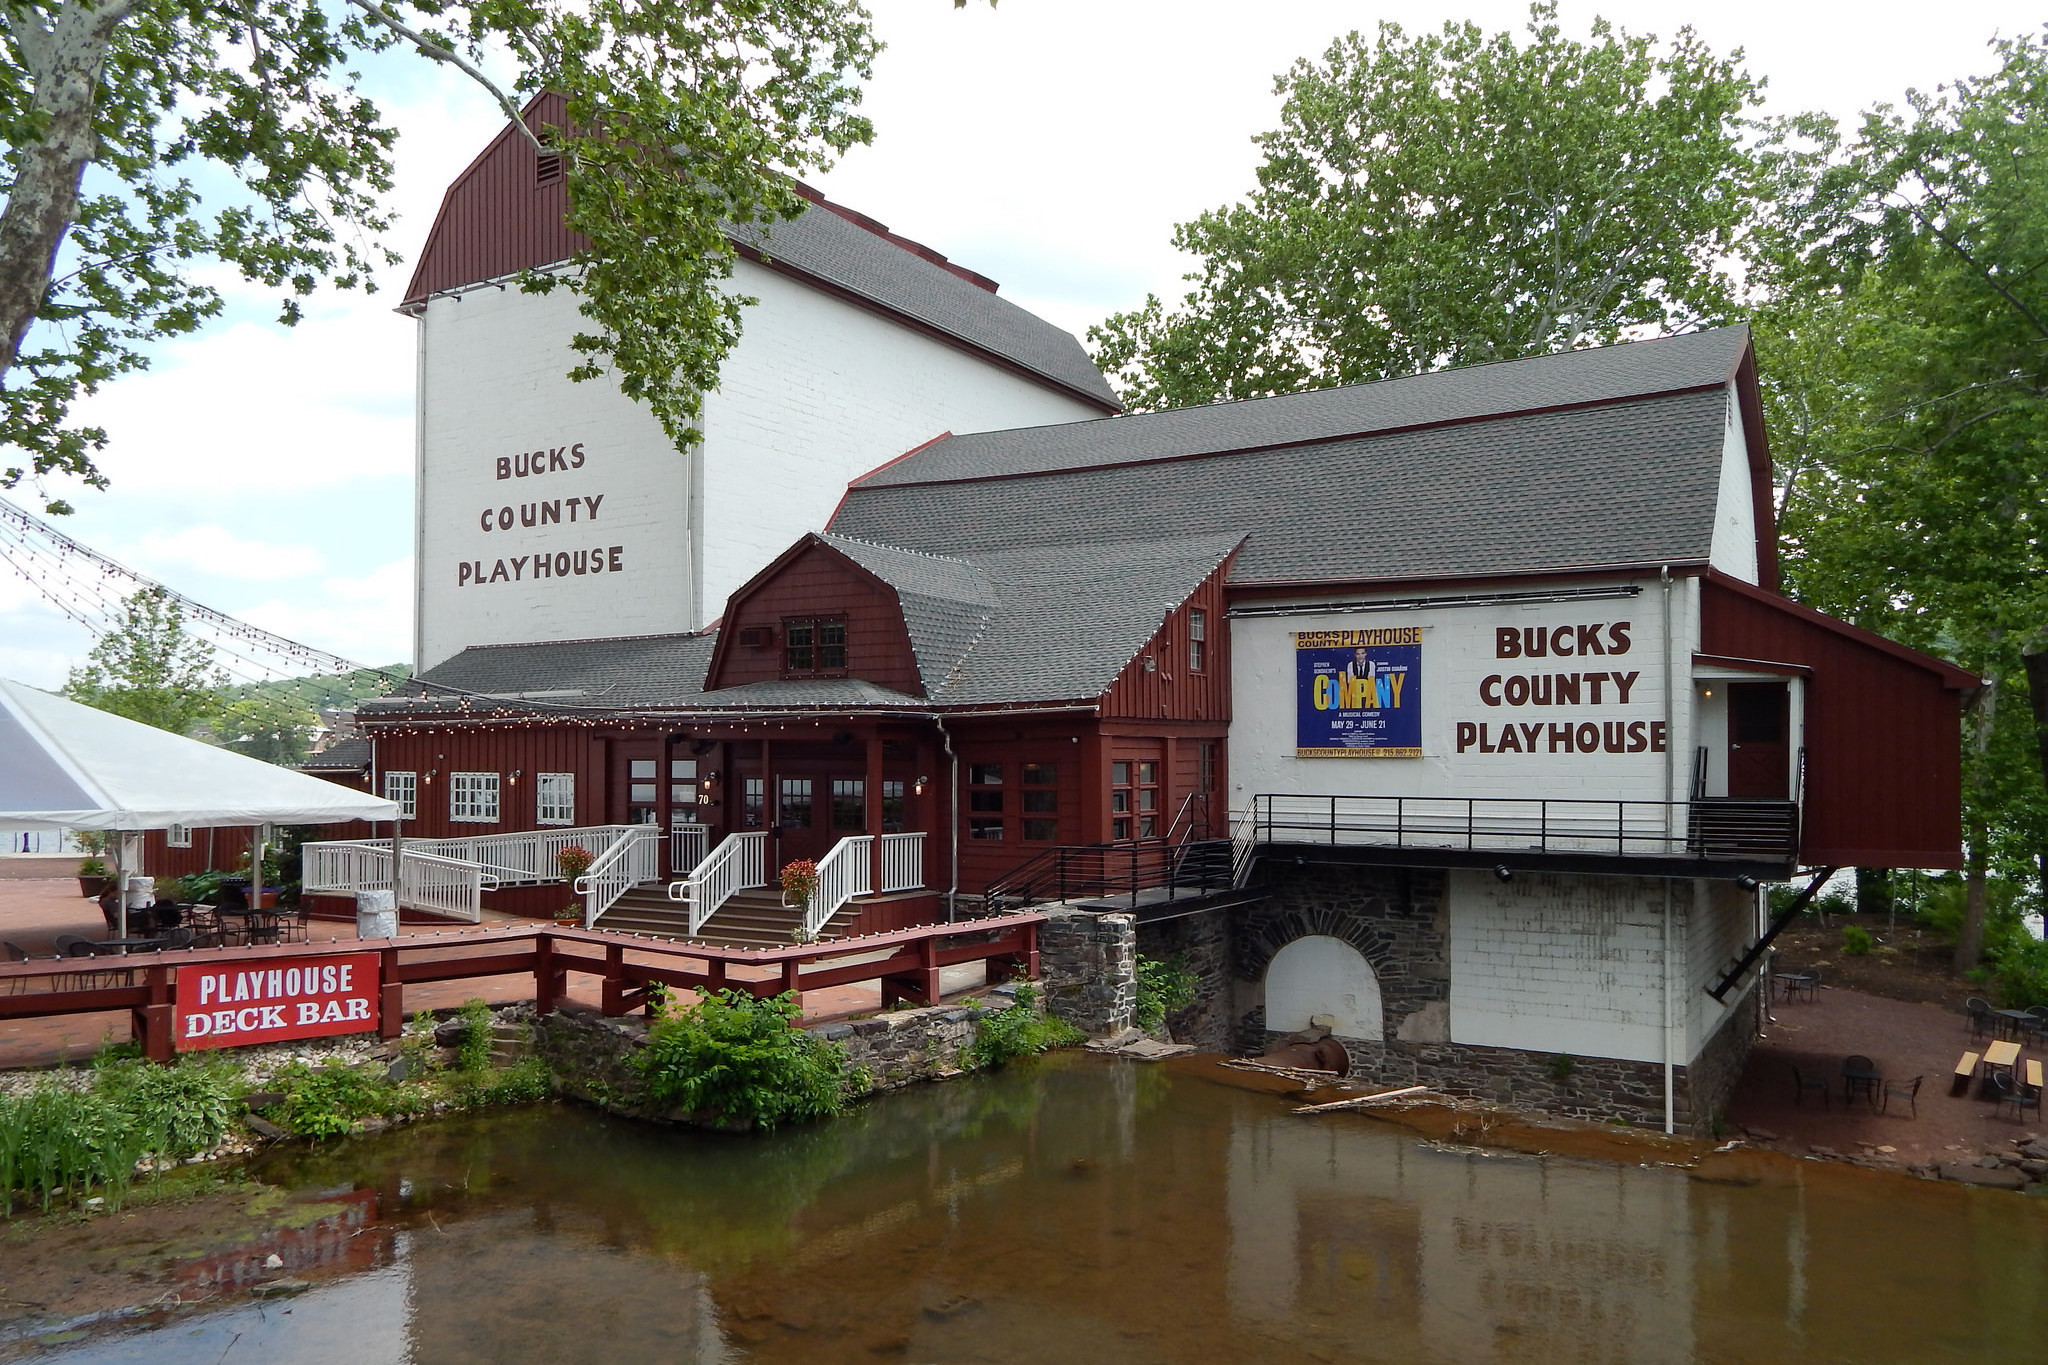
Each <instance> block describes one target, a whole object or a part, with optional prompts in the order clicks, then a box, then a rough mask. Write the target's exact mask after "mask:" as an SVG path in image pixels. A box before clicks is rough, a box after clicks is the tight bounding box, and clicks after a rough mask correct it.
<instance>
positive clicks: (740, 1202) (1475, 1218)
mask: <svg viewBox="0 0 2048 1365" xmlns="http://www.w3.org/2000/svg"><path fill="white" fill-rule="evenodd" d="M1231 1076H1232V1073H1226V1072H1221V1071H1220V1070H1219V1069H1217V1068H1214V1067H1213V1066H1212V1065H1211V1064H1210V1063H1208V1062H1204V1061H1201V1060H1199V1059H1192V1060H1182V1061H1177V1062H1172V1063H1168V1064H1166V1065H1163V1066H1141V1065H1134V1064H1131V1063H1126V1062H1119V1061H1108V1060H1103V1059H1100V1058H1095V1057H1087V1056H1079V1055H1073V1054H1068V1055H1062V1056H1055V1057H1051V1058H1046V1059H1043V1060H1041V1061H1039V1062H1036V1063H1032V1064H1028V1065H1022V1066H1017V1067H1014V1068H1012V1069H1010V1070H1009V1071H1007V1072H1004V1073H1002V1074H999V1075H996V1076H992V1077H985V1078H976V1079H971V1080H965V1081H960V1082H956V1083H952V1084H946V1085H931V1086H924V1087H919V1088H916V1089H913V1090H910V1091H906V1092H902V1093H899V1094H896V1095H892V1096H888V1097H885V1098H883V1099H880V1100H877V1101H875V1102H872V1103H869V1104H867V1105H865V1106H863V1107H862V1108H861V1109H859V1110H858V1111H857V1112H856V1113H855V1114H853V1115H852V1116H850V1117H848V1118H846V1119H843V1120H841V1121H839V1122H837V1123H831V1124H824V1125H815V1126H812V1127H808V1128H804V1129H801V1130H796V1131H791V1132H786V1133H782V1134H777V1135H775V1136H772V1137H768V1138H764V1139H740V1138H729V1137H717V1136H711V1135H703V1134H691V1133H675V1132H668V1131H661V1130H656V1129H653V1128H648V1127H642V1126H639V1125H636V1124H631V1123H624V1122H618V1121H614V1120H609V1119H606V1118H603V1117H601V1116H598V1115H596V1114H593V1113H590V1112H587V1111H584V1110H580V1109H574V1108H567V1107H557V1106H539V1107H535V1108H531V1109H525V1110H517V1111H509V1112H504V1113H499V1114H494V1115H485V1116H479V1117H473V1118H458V1119H451V1120H448V1121H444V1122H436V1123H432V1124H425V1125H421V1126H419V1127H417V1128H413V1129H407V1130H400V1131H396V1132H392V1133H388V1134H384V1135H380V1136H378V1137H374V1138H363V1139H356V1140H352V1141H348V1142H344V1143H340V1144H333V1145H329V1146H324V1147H319V1148H311V1149H309V1148H304V1147H292V1148H285V1149H277V1150H274V1151H272V1152H271V1153H269V1154H268V1155H266V1156H264V1157H263V1158H261V1159H259V1160H258V1161H257V1162H255V1163H254V1164H253V1166H252V1167H251V1168H250V1171H249V1174H250V1176H251V1178H252V1181H253V1182H254V1183H252V1184H251V1185H249V1186H247V1187H245V1188H244V1189H242V1190H239V1191H232V1190H231V1191H226V1192H221V1193H217V1194H213V1195H208V1196H205V1197H204V1198H201V1199H197V1200H193V1201H188V1202H185V1203H181V1204H170V1205H159V1206H155V1207H138V1208H137V1209H136V1210H134V1211H133V1212H132V1213H129V1212H124V1213H120V1214H112V1215H105V1216H102V1217H100V1218H98V1219H94V1220H91V1221H89V1222H86V1223H83V1224H70V1225H66V1226H64V1227H62V1228H48V1229H45V1230H43V1231H41V1232H39V1233H38V1234H37V1235H36V1236H35V1237H32V1238H28V1237H22V1236H19V1235H12V1236H4V1237H0V1359H35V1360H50V1361H63V1362H66V1363H67V1365H86V1363H87V1362H94V1363H97V1362H103V1361H147V1362H150V1363H151V1365H182V1363H183V1362H196V1363H197V1362H203V1365H233V1362H235V1361H249V1362H252V1363H253V1362H256V1361H261V1362H264V1365H313V1363H314V1362H327V1361H335V1362H343V1361H346V1362H350V1363H351V1365H376V1363H378V1362H397V1361H409V1362H419V1363H420V1365H455V1363H457V1362H462V1363H467V1362H477V1363H478V1365H484V1363H485V1362H489V1363H490V1365H512V1363H516V1362H528V1361H532V1362H543V1361H546V1362H554V1361H574V1360H598V1359H624V1360H651V1359H659V1360H663V1361H668V1362H676V1363H677V1365H689V1363H690V1362H712V1361H742V1360H748V1361H791V1362H796V1361H801V1362H805V1365H819V1363H822V1362H835V1361H859V1362H875V1361H891V1360H901V1361H918V1362H924V1361H945V1362H967V1361H987V1362H1043V1361H1062V1362H1066V1361H1088V1362H1092V1361H1103V1362H1219V1363H1220V1362H1233V1363H1234V1362H1246V1361H1276V1362H1279V1361H1290V1362H1291V1361H1302V1360H1309V1361H1358V1362H1403V1365H1410V1363H1413V1362H1436V1361H1443V1362H1451V1361H1457V1362H1472V1361H1488V1360H1502V1361H1557V1362H1594V1361H1617V1362H1631V1365H1641V1363H1642V1362H1660V1361H1673V1362H1676V1361H1716V1362H1749V1361H1755V1362H1765V1361H1770V1362H1779V1361H1783V1360H1786V1359H1790V1358H1797V1359H1812V1360H1822V1361H1899V1362H1915V1365H1924V1363H1925V1362H1938V1361H1959V1362H1960V1361H1968V1362H1971V1363H1972V1365H1991V1363H1992V1362H2004V1361H2014V1362H2018V1361H2042V1360H2048V1200H2043V1199H2031V1198H2026V1197H2022V1196H2016V1195H2011V1194H2005V1193H2000V1192H1989V1191H1979V1190H1971V1189H1965V1188H1961V1187H1958V1186H1954V1185H1947V1184H1933V1183H1928V1182H1921V1181H1914V1180H1909V1179H1906V1178H1903V1177H1895V1176H1888V1175H1878V1174H1872V1173H1869V1172H1864V1171H1859V1170H1855V1169H1853V1168H1848V1167H1843V1166H1836V1165H1822V1164H1818V1163H1811V1162H1797V1161H1791V1160H1788V1159H1785V1158H1782V1157H1776V1156H1767V1155H1754V1154H1745V1153H1740V1152H1738V1153H1732V1154H1729V1155H1727V1156H1709V1157H1706V1158H1705V1159H1704V1160H1697V1164H1694V1165H1691V1166H1686V1167H1681V1166H1674V1165H1666V1164H1659V1163H1661V1162H1663V1161H1665V1160H1667V1159H1669V1160H1689V1161H1690V1160H1695V1159H1696V1158H1697V1155H1698V1151H1699V1149H1697V1148H1686V1149H1680V1148H1678V1147H1663V1146H1660V1145H1658V1144H1647V1145H1643V1146H1636V1145H1634V1144H1631V1143H1627V1142H1613V1141H1609V1142H1605V1143H1602V1144H1599V1145H1597V1146H1592V1145H1588V1144H1586V1143H1583V1142H1573V1141H1570V1140H1567V1139H1564V1138H1560V1139H1559V1140H1558V1141H1557V1142H1556V1143H1555V1144H1546V1143H1545V1142H1544V1140H1543V1138H1542V1135H1541V1134H1540V1133H1539V1134H1536V1135H1534V1136H1533V1137H1532V1135H1531V1134H1529V1133H1527V1132H1523V1133H1520V1134H1514V1135H1512V1138H1513V1142H1512V1145H1513V1146H1520V1147H1529V1146H1540V1145H1553V1146H1555V1147H1556V1148H1558V1149H1559V1150H1558V1151H1557V1152H1555V1153H1553V1154H1551V1155H1536V1154H1532V1153H1530V1152H1527V1151H1515V1150H1511V1149H1507V1148H1500V1147H1487V1148H1479V1149H1474V1148H1469V1147H1463V1146H1461V1145H1459V1144H1457V1143H1455V1142H1449V1141H1444V1140H1441V1139H1440V1138H1433V1137H1430V1136H1428V1135H1425V1134H1421V1133H1418V1132H1416V1131H1413V1130H1410V1129H1405V1128H1402V1127H1398V1126H1395V1125H1392V1124H1388V1123H1384V1122H1378V1121H1375V1120H1372V1119H1369V1118H1366V1117H1364V1116H1361V1115H1358V1114H1335V1115H1323V1116H1316V1117H1298V1116H1296V1115H1294V1114H1292V1113H1290V1112H1289V1111H1290V1108H1291V1106H1292V1103H1293V1101H1292V1100H1291V1099H1290V1098H1289V1097H1285V1096H1278V1095H1272V1094H1264V1093H1258V1092H1257V1091H1256V1090H1248V1089H1245V1088H1243V1087H1242V1085H1235V1084H1226V1083H1224V1082H1223V1079H1221V1078H1224V1077H1231ZM1566 1153H1569V1154H1566ZM1617 1156H1620V1157H1623V1158H1628V1157H1631V1156H1632V1157H1633V1158H1634V1159H1632V1160H1631V1159H1615V1158H1616V1157H1617ZM180 1220H182V1221H180ZM20 1231H22V1229H20V1228H19V1227H17V1228H16V1229H14V1232H16V1233H19V1232H20ZM273 1257H274V1258H275V1261H272V1259H271V1258H273ZM279 1281H283V1282H284V1283H283V1284H282V1286H281V1287H280V1285H279V1283H278V1282H279ZM266 1291H267V1292H266ZM38 1295H40V1296H41V1297H40V1298H38V1297H37V1296H38Z"/></svg>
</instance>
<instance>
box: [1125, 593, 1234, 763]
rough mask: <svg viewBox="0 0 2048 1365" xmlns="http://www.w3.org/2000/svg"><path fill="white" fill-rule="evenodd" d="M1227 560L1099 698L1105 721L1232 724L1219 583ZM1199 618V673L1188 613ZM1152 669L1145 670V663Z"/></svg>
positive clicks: (1227, 650)
mask: <svg viewBox="0 0 2048 1365" xmlns="http://www.w3.org/2000/svg"><path fill="white" fill-rule="evenodd" d="M1229 573H1230V560H1225V561H1224V562H1223V563H1222V564H1220V565H1218V566H1217V568H1216V571H1215V572H1214V573H1212V574H1210V575H1209V577H1208V578H1206V579H1204V580H1203V581H1202V585H1201V586H1200V587H1198V588H1196V589H1195V591H1194V593H1193V595H1192V596H1190V597H1189V598H1188V600H1187V601H1185V602H1183V603H1181V605H1180V606H1179V607H1177V608H1176V609H1175V610H1174V611H1173V612H1172V614H1171V615H1169V616H1168V617H1167V619H1166V621H1165V623H1164V624H1163V625H1162V626H1160V628H1159V631H1158V633H1157V634H1155V635H1154V636H1153V637H1152V638H1151V639H1150V640H1148V641H1147V642H1146V644H1145V647H1144V648H1143V649H1142V650H1140V651H1138V656H1137V657H1136V658H1135V659H1132V660H1131V662H1130V663H1129V664H1128V665H1126V666H1125V668H1124V670H1123V672H1122V673H1120V674H1118V675H1117V680H1116V681H1115V682H1114V683H1111V684H1110V687H1109V690H1108V691H1107V692H1104V693H1103V694H1102V717H1103V719H1104V720H1121V719H1131V720H1204V721H1217V722H1220V723H1223V724H1228V723H1229V721H1230V631H1229V627H1228V622H1227V621H1226V620H1225V617H1224V610H1225V607H1226V605H1227V604H1226V603H1225V601H1224V595H1223V580H1224V579H1225V578H1226V577H1228V576H1229ZM1191 610H1193V611H1200V612H1202V613H1203V623H1204V630H1205V632H1206V634H1207V637H1208V638H1207V639H1206V640H1205V641H1204V658H1203V660H1202V669H1201V671H1200V672H1196V671H1195V670H1194V669H1192V668H1190V667H1189V662H1190V660H1189V653H1188V647H1189V638H1188V631H1189V617H1188V613H1189V612H1190V611H1191ZM1147 660H1150V661H1151V664H1152V666H1151V667H1150V668H1149V669H1148V668H1147V667H1146V661H1147Z"/></svg>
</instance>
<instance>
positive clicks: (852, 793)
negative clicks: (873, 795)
mask: <svg viewBox="0 0 2048 1365" xmlns="http://www.w3.org/2000/svg"><path fill="white" fill-rule="evenodd" d="M867 827H868V784H867V781H866V779H865V778H859V777H835V778H833V779H832V828H834V829H836V830H850V831H852V832H853V833H855V834H858V833H860V832H861V831H862V830H865V829H866V828H867Z"/></svg>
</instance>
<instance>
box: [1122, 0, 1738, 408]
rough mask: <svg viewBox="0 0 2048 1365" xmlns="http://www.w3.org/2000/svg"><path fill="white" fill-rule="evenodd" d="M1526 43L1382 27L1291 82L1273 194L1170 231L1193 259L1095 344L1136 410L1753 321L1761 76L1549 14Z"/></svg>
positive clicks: (1260, 188)
mask: <svg viewBox="0 0 2048 1365" xmlns="http://www.w3.org/2000/svg"><path fill="white" fill-rule="evenodd" d="M1529 15H1530V17H1529V23H1528V27H1527V32H1526V34H1525V35H1524V38H1523V40H1522V41H1520V42H1518V41H1517V40H1516V38H1515V37H1514V35H1512V34H1508V33H1495V34H1486V33H1483V32H1482V31H1481V30H1480V29H1479V28H1478V27H1477V26H1476V25H1473V24H1446V25H1445V26H1444V27H1443V29H1442V30H1441V31H1439V32H1436V33H1426V34H1421V35H1419V36H1410V35H1409V34H1407V33H1406V32H1405V31H1403V30H1402V29H1401V27H1400V26H1399V25H1397V24H1392V23H1382V24H1381V25H1380V26H1379V30H1378V33H1377V35H1376V36H1374V37H1372V38H1367V37H1365V36H1363V35H1361V34H1358V33H1351V34H1349V35H1347V36H1345V37H1343V38H1340V39H1338V40H1337V41H1336V42H1334V43H1332V44H1331V45H1330V47H1329V49H1328V50H1327V51H1326V52H1325V53H1324V54H1323V56H1322V59H1321V60H1320V61H1306V60H1304V61H1301V62H1297V63H1296V64H1295V65H1294V66H1293V68H1291V69H1290V70H1289V71H1288V72H1287V73H1286V74H1285V75H1283V76H1281V77H1279V79H1278V80H1277V82H1276V90H1277V93H1279V94H1281V95H1283V96H1284V97H1285V102H1284V104H1283V105H1282V108H1281V114H1280V126H1279V127H1278V128H1277V129H1275V130H1273V131H1272V132H1269V133H1266V134H1263V135H1262V136H1260V137H1258V138H1257V139H1255V141H1256V142H1257V143H1258V145H1259V147H1260V148H1261V150H1262V151H1263V153H1264V160H1263V162H1262V163H1261V165H1260V166H1259V169H1258V185H1257V188H1256V189H1254V190H1253V191H1252V192H1251V193H1250V194H1249V195H1248V196H1247V197H1246V198H1245V199H1244V200H1243V201H1241V202H1239V203H1236V204H1231V205H1227V206H1225V207H1222V208H1218V209H1215V210H1213V211H1211V212H1209V213H1205V214H1203V215H1202V216H1201V217H1199V218H1197V219H1195V220H1194V221H1193V222H1190V223H1183V224H1181V225H1180V226H1179V227H1178V228H1176V229H1175V231H1174V244H1175V245H1176V246H1177V247H1179V248H1180V249H1181V250H1183V251H1186V252H1189V253H1191V254H1192V255H1194V256H1195V257H1196V258H1197V261H1198V265H1197V267H1196V269H1195V271H1194V272H1193V273H1191V274H1190V275H1188V277H1187V279H1188V281H1189V283H1190V284H1191V285H1192V288H1191V289H1190V290H1189V292H1188V293H1187V295H1186V296H1185V297H1184V298H1183V299H1182V300H1181V301H1180V303H1179V305H1178V306H1176V307H1171V308H1169V307H1167V306H1166V305H1164V304H1162V303H1161V302H1160V300H1159V299H1158V298H1157V297H1151V298H1148V299H1147V300H1146V301H1145V304H1144V306H1143V307H1142V308H1139V309H1137V310H1136V311H1134V312H1129V313H1122V314H1118V315H1117V316H1114V317H1111V318H1109V319H1108V320H1107V321H1105V322H1103V323H1102V324H1101V325H1100V326H1098V327H1095V328H1094V329H1092V330H1091V331H1090V333H1089V336H1090V339H1091V341H1092V342H1093V344H1094V347H1095V354H1096V359H1097V362H1098V363H1099V364H1101V366H1102V367H1103V369H1104V370H1105V371H1106V372H1107V373H1109V374H1110V375H1111V377H1112V378H1113V379H1114V381H1115V382H1116V384H1117V387H1118V389H1119V390H1120V392H1121V393H1122V395H1123V397H1124V400H1125V402H1126V403H1127V404H1129V405H1130V406H1131V407H1133V408H1137V409H1151V408H1165V407H1180V406H1184V405H1187V404H1192V403H1209V402H1216V401H1219V400H1224V399H1238V398H1257V397H1261V396H1264V395H1267V394H1275V393H1291V392H1294V391H1295V390H1298V389H1303V388H1320V387H1325V386H1329V385H1336V384H1353V383H1360V382H1363V381H1368V380H1375V379H1385V378H1390V377H1393V376H1397V375H1405V374H1415V373H1419V372H1421V371H1425V370H1432V369H1438V368H1441V367H1444V366H1448V365H1463V364H1471V363H1474V362H1477V361H1487V360H1507V359H1512V358H1515V357H1519V356H1527V355H1536V354H1540V353H1543V352H1547V351H1555V350H1563V349H1568V348H1571V347H1575V346H1582V345H1593V344H1598V343H1603V342H1610V341H1614V340H1617V339H1619V338H1621V337H1622V336H1624V335H1626V334H1629V333H1630V332H1632V331H1637V330H1647V331H1652V332H1673V331H1681V330H1684V329H1686V328H1689V327H1694V326H1698V325H1701V324H1705V323H1711V322H1718V321H1724V320H1726V319H1728V318H1729V317H1731V316H1732V315H1734V314H1735V312H1736V298H1735V280H1734V279H1733V277H1732V275H1731V271H1730V260H1731V257H1732V256H1733V255H1734V254H1735V253H1737V252H1739V251H1740V250H1741V249H1742V247H1743V245H1744V241H1745V238H1746V235H1747V233H1748V232H1749V231H1750V229H1751V228H1752V226H1753V225H1754V223H1755V222H1756V219H1757V215H1758V211H1759V198H1758V196H1759V190H1760V186H1759V182H1758V178H1757V162H1756V160H1755V158H1754V157H1753V156H1752V155H1751V154H1750V151H1749V146H1748V143H1749V140H1750V138H1749V135H1750V128H1751V115H1750V110H1751V109H1752V108H1753V106H1754V105H1755V104H1756V103H1757V100H1758V90H1759V86H1758V83H1757V82H1756V81H1755V80H1753V79H1752V78H1751V77H1750V76H1749V75H1748V73H1747V72H1746V71H1744V70H1743V69H1742V67H1741V65H1740V63H1741V53H1740V52H1737V53H1734V54H1732V55H1730V56H1728V57H1720V56H1717V55H1715V54H1714V53H1713V52H1712V51H1710V50H1709V49H1708V48H1707V47H1706V45H1705V44H1703V43H1702V42H1700V41H1699V39H1698V38H1697V37H1695V36H1694V34H1693V33H1692V31H1691V30H1689V29H1682V30H1680V31H1679V33H1678V35H1677V37H1676V38H1675V39H1674V40H1673V41H1672V42H1671V43H1669V44H1668V45H1663V46H1660V45H1659V44H1658V41H1657V40H1656V39H1655V38H1654V37H1650V36H1638V35H1632V34H1629V33H1627V32H1625V31H1623V30H1620V29H1617V28H1615V27H1613V26H1612V25H1609V24H1607V23H1606V22H1604V21H1599V20H1596V21H1595V22H1594V25H1593V28H1592V34H1591V39H1590V41H1588V42H1579V41H1576V40H1574V39H1571V38H1568V37H1566V36H1565V35H1564V34H1563V32H1562V31H1561V30H1560V28H1559V26H1558V23H1557V6H1556V4H1555V3H1553V2H1552V0H1544V3H1539V4H1535V5H1532V6H1531V7H1530V12H1529Z"/></svg>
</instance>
